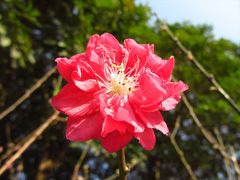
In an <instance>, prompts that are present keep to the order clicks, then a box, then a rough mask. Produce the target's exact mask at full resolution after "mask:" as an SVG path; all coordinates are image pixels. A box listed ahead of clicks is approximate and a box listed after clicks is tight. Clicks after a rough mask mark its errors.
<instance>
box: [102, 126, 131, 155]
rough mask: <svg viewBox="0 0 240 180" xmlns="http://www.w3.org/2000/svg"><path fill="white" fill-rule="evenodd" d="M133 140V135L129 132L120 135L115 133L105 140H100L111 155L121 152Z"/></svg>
mask: <svg viewBox="0 0 240 180" xmlns="http://www.w3.org/2000/svg"><path fill="white" fill-rule="evenodd" d="M131 140H132V135H131V134H130V133H129V132H126V133H125V134H120V133H119V132H117V131H114V132H112V133H110V134H108V135H107V136H106V137H104V138H100V142H101V144H102V146H103V147H104V148H105V149H106V150H107V151H108V152H110V153H112V152H116V151H119V150H120V149H122V148H123V147H125V146H126V145H127V144H128V143H129V142H130V141H131Z"/></svg>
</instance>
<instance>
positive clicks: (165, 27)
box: [154, 13, 240, 114]
mask: <svg viewBox="0 0 240 180" xmlns="http://www.w3.org/2000/svg"><path fill="white" fill-rule="evenodd" d="M154 15H155V16H156V18H157V19H158V21H159V22H160V24H161V29H162V30H164V31H166V32H167V34H168V36H169V37H170V38H171V39H172V40H173V41H174V42H175V43H176V44H177V46H178V47H179V49H180V50H181V51H182V52H183V53H184V54H186V55H187V58H188V60H189V61H191V62H192V63H193V64H194V65H195V66H196V68H197V69H198V70H199V71H200V72H201V74H202V75H203V76H204V77H205V78H206V79H207V80H208V81H209V82H210V83H212V84H213V86H214V87H215V88H216V90H217V91H218V92H219V93H220V94H221V95H222V97H223V98H224V99H225V100H226V101H227V102H228V103H229V104H230V105H231V107H232V108H233V109H234V110H235V111H236V112H237V113H238V114H240V108H239V107H238V106H237V104H236V102H235V101H234V100H233V99H232V98H231V96H230V95H229V94H228V93H227V92H226V91H225V90H224V89H223V88H222V87H221V85H220V84H219V83H218V82H217V80H216V79H215V77H214V75H213V74H211V73H209V72H208V71H207V70H206V69H205V68H204V67H203V66H202V64H201V63H200V62H199V61H198V60H197V59H196V57H195V56H194V55H193V53H192V52H191V51H190V50H188V49H187V48H186V47H185V46H184V45H183V44H182V43H181V41H180V40H179V39H178V38H177V37H176V36H175V35H174V34H173V32H172V31H171V30H170V29H169V27H168V25H167V23H165V22H164V21H162V20H160V18H159V17H158V15H157V14H156V13H154Z"/></svg>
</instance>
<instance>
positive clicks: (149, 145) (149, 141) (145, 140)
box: [134, 128, 156, 150]
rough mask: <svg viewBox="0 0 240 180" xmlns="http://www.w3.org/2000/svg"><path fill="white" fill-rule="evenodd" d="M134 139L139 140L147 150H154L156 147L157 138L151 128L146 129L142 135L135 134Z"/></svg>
mask: <svg viewBox="0 0 240 180" xmlns="http://www.w3.org/2000/svg"><path fill="white" fill-rule="evenodd" d="M134 137H135V138H136V139H138V141H139V143H140V144H141V145H142V147H143V148H144V149H146V150H152V149H153V148H154V146H155V143H156V137H155V134H154V131H153V129H151V128H145V130H144V131H143V132H142V133H135V134H134Z"/></svg>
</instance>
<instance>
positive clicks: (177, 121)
mask: <svg viewBox="0 0 240 180" xmlns="http://www.w3.org/2000/svg"><path fill="white" fill-rule="evenodd" d="M179 127H180V116H178V117H177V120H176V123H175V127H174V129H173V132H172V134H170V140H171V143H172V145H173V147H174V148H175V150H176V152H177V154H178V156H179V157H180V159H181V161H182V163H183V165H184V167H185V168H186V170H187V171H188V174H189V175H190V177H191V179H193V180H197V177H196V176H195V174H194V173H193V170H192V168H191V166H190V164H189V163H188V162H187V159H186V158H185V155H184V152H183V151H182V150H181V148H180V147H179V146H178V144H177V142H176V139H175V136H176V134H177V131H178V129H179Z"/></svg>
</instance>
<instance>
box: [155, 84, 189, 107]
mask: <svg viewBox="0 0 240 180" xmlns="http://www.w3.org/2000/svg"><path fill="white" fill-rule="evenodd" d="M165 88H166V89H167V92H168V96H167V98H166V99H165V100H163V101H162V103H161V104H160V106H159V109H160V110H164V111H168V110H172V109H174V108H175V107H176V105H177V104H178V103H179V101H180V100H181V96H180V93H182V92H184V91H186V90H187V89H188V86H187V85H186V84H184V83H183V82H182V81H179V82H168V83H166V84H165Z"/></svg>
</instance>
